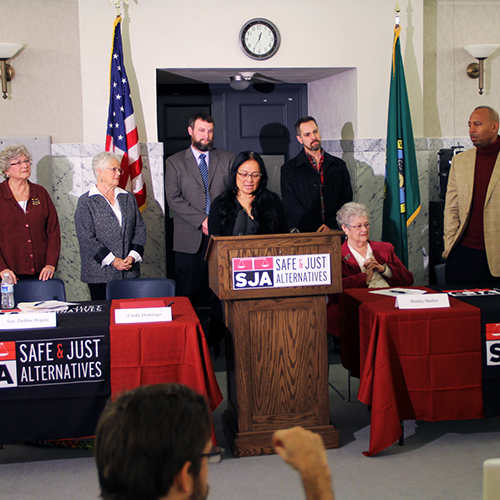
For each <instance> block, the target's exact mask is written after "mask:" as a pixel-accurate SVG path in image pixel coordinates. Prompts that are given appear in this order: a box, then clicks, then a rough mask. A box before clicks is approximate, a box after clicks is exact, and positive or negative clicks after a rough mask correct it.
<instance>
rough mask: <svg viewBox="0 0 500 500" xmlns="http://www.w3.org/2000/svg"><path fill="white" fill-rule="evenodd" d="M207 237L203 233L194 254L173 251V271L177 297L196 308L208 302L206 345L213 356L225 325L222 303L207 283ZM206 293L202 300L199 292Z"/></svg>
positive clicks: (216, 352)
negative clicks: (209, 347) (208, 315)
mask: <svg viewBox="0 0 500 500" xmlns="http://www.w3.org/2000/svg"><path fill="white" fill-rule="evenodd" d="M209 239H210V238H209V237H208V236H207V235H205V234H204V235H203V239H202V241H201V245H200V248H199V250H198V251H197V252H196V253H195V254H190V253H184V252H175V272H176V274H177V281H176V286H175V288H176V290H175V294H176V295H178V296H179V297H188V298H189V300H190V301H191V304H192V305H193V308H195V309H196V306H198V305H200V303H203V302H209V303H210V329H209V332H208V338H207V342H208V345H211V346H213V347H214V353H215V357H216V358H217V356H218V354H219V352H220V342H221V340H222V339H223V338H224V336H225V326H224V321H223V318H222V304H221V301H220V300H219V299H218V298H217V296H216V295H215V293H214V292H212V290H210V288H209V285H208V262H205V254H206V253H207V247H208V242H209ZM203 293H206V294H208V297H206V298H208V301H206V300H205V301H202V297H201V294H203Z"/></svg>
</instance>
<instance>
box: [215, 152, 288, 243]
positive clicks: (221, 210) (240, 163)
mask: <svg viewBox="0 0 500 500" xmlns="http://www.w3.org/2000/svg"><path fill="white" fill-rule="evenodd" d="M267 182H268V175H267V172H266V167H265V166H264V161H263V160H262V158H261V157H260V155H259V154H258V153H255V152H253V151H243V152H242V153H240V154H239V155H238V156H237V157H236V159H235V161H234V164H233V166H232V168H231V172H230V177H229V181H228V185H227V187H226V189H225V191H224V192H223V193H222V194H221V195H219V196H218V197H217V198H215V200H214V201H213V203H212V204H211V207H210V214H209V216H208V230H209V233H210V234H213V235H217V236H244V235H249V234H276V233H286V232H288V227H287V222H286V215H285V209H284V207H283V203H282V202H281V199H280V198H279V196H278V195H277V194H276V193H273V192H272V191H270V190H269V189H267V187H266V186H267Z"/></svg>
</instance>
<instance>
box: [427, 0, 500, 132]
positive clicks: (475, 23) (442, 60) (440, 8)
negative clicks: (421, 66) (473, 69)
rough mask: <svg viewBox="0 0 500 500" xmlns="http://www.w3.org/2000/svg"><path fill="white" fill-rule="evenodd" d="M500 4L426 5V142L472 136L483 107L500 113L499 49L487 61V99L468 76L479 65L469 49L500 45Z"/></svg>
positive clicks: (460, 0) (485, 0)
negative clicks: (470, 124)
mask: <svg viewBox="0 0 500 500" xmlns="http://www.w3.org/2000/svg"><path fill="white" fill-rule="evenodd" d="M499 27H500V1H498V0H474V1H471V0H446V1H444V0H439V1H436V0H426V5H425V25H424V29H425V44H424V48H425V79H424V102H425V107H424V112H425V127H424V133H425V136H426V137H460V136H467V135H468V130H467V121H468V119H469V115H470V113H471V111H472V110H473V109H474V108H475V107H476V106H479V105H487V106H492V107H494V108H495V109H497V110H500V49H497V50H496V51H495V52H494V53H493V54H492V55H491V56H490V57H489V58H488V59H487V60H486V61H485V65H484V66H485V88H484V94H483V95H479V93H478V80H471V79H470V78H469V77H468V76H467V75H466V68H467V65H468V64H469V63H471V62H477V60H476V59H474V58H473V57H472V56H471V55H470V54H469V53H468V52H467V51H466V50H465V49H464V46H465V45H469V44H476V43H497V44H500V29H499Z"/></svg>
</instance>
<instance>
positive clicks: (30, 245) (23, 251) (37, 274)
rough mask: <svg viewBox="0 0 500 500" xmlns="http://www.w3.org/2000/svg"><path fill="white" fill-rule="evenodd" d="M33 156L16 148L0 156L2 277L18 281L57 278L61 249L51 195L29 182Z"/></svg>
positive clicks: (12, 146)
mask: <svg viewBox="0 0 500 500" xmlns="http://www.w3.org/2000/svg"><path fill="white" fill-rule="evenodd" d="M31 163H32V160H31V154H30V152H29V151H28V150H27V149H26V147H25V146H23V145H21V144H13V145H11V146H7V147H6V148H5V149H3V150H2V152H1V153H0V174H1V175H3V176H4V177H5V179H6V180H5V181H4V182H2V183H1V184H0V213H1V214H2V216H1V217H0V274H1V275H2V276H3V275H4V274H5V273H9V274H10V276H11V278H12V280H13V281H14V283H17V280H18V279H24V278H32V279H33V278H35V279H36V278H38V279H40V280H43V281H45V280H48V279H51V278H53V277H54V272H55V270H56V267H57V261H58V260H59V251H60V248H61V234H60V229H59V220H58V218H57V212H56V209H55V207H54V204H53V203H52V200H51V199H50V196H49V193H47V191H46V190H45V189H44V188H43V187H42V186H40V185H38V184H34V183H32V182H30V181H29V180H28V179H29V176H30V175H31Z"/></svg>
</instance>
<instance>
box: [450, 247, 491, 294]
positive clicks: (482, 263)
mask: <svg viewBox="0 0 500 500" xmlns="http://www.w3.org/2000/svg"><path fill="white" fill-rule="evenodd" d="M445 279H446V284H447V285H472V284H483V285H487V284H491V285H499V284H500V278H497V277H495V276H493V275H492V274H491V272H490V268H489V266H488V259H487V257H486V250H477V249H476V248H470V247H466V246H464V245H458V246H457V247H455V248H454V249H453V250H452V251H451V252H450V254H449V255H448V258H447V259H446V267H445Z"/></svg>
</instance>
